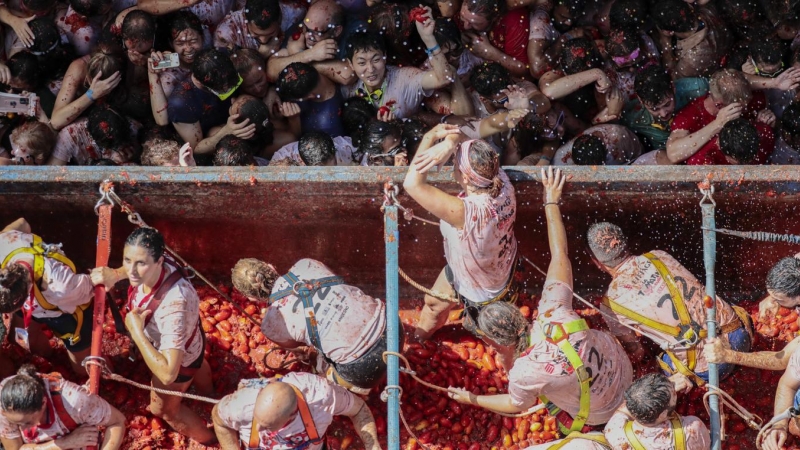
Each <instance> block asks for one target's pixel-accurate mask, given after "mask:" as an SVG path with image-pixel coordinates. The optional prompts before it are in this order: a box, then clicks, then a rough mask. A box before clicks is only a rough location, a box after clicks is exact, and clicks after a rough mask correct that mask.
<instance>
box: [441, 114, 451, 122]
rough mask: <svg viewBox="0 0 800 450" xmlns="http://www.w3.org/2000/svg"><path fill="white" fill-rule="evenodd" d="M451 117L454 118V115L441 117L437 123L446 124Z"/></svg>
mask: <svg viewBox="0 0 800 450" xmlns="http://www.w3.org/2000/svg"><path fill="white" fill-rule="evenodd" d="M453 116H455V114H453V113H450V114H447V115H445V116H442V119H441V120H440V121H439V123H447V119H449V118H450V117H453Z"/></svg>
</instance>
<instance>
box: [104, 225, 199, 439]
mask: <svg viewBox="0 0 800 450" xmlns="http://www.w3.org/2000/svg"><path fill="white" fill-rule="evenodd" d="M164 248H165V246H164V237H163V236H162V235H161V233H159V232H158V231H156V230H155V229H153V228H145V227H142V228H138V229H136V230H134V231H133V233H131V234H130V236H128V239H127V240H126V241H125V250H124V253H123V260H122V267H120V268H118V269H112V268H110V267H97V268H95V269H93V270H92V273H91V277H92V282H93V283H94V284H104V285H105V286H106V287H108V288H111V287H113V286H114V285H115V284H117V283H118V282H119V281H121V280H125V279H127V280H129V281H130V284H131V285H130V288H129V289H128V301H127V314H126V316H125V328H126V329H127V330H128V333H130V337H131V342H133V343H134V344H135V345H136V348H137V349H138V351H139V353H140V354H141V355H142V358H143V359H144V362H145V364H147V367H148V368H149V369H150V371H151V372H152V380H151V385H152V386H153V387H156V388H160V389H167V390H170V391H175V392H186V390H187V389H189V386H191V385H192V383H194V384H195V387H196V388H197V390H198V391H200V392H203V393H205V392H212V390H213V387H212V386H211V368H210V366H209V365H208V362H206V360H205V358H204V355H203V352H204V350H205V341H206V339H205V334H204V333H203V330H202V328H201V327H200V299H199V298H198V296H197V291H195V289H194V286H192V283H191V282H190V281H189V280H188V279H187V278H186V274H185V272H184V270H183V269H182V268H181V267H178V266H177V264H175V263H174V261H172V260H171V259H168V258H167V257H166V256H165V255H164ZM150 412H151V413H153V415H155V416H157V417H160V418H162V419H164V421H166V422H167V423H168V424H169V425H170V426H171V427H172V428H173V429H175V431H177V432H179V433H181V434H184V435H186V436H188V437H190V438H192V439H194V440H195V441H197V442H199V443H201V444H206V443H211V442H213V441H214V440H215V438H214V433H212V432H211V430H209V429H208V428H207V427H206V424H205V423H204V422H203V420H202V419H201V418H200V416H198V415H197V413H196V412H195V411H193V410H192V409H191V408H189V407H188V406H186V405H184V404H182V403H181V397H179V396H175V395H164V394H159V393H157V392H152V393H151V394H150Z"/></svg>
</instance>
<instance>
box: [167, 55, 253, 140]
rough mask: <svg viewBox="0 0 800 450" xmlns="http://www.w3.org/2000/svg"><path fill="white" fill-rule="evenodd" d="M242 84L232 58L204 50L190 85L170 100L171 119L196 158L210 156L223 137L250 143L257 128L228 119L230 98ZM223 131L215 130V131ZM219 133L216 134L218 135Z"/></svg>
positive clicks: (235, 117) (184, 85) (234, 117)
mask: <svg viewBox="0 0 800 450" xmlns="http://www.w3.org/2000/svg"><path fill="white" fill-rule="evenodd" d="M241 84H242V77H241V76H240V75H239V74H238V73H237V72H236V68H235V67H234V66H233V63H232V62H231V60H230V58H228V56H227V55H226V54H225V53H224V52H223V51H220V50H216V49H211V50H204V51H202V52H200V53H199V54H198V55H197V56H195V60H194V62H193V63H192V75H191V82H190V83H180V85H179V86H177V87H176V88H175V90H174V91H173V92H172V95H170V97H169V99H168V100H167V105H168V107H167V115H168V117H169V121H170V122H172V124H173V126H174V127H175V129H176V130H177V131H178V134H180V136H181V138H182V139H183V140H184V141H186V142H188V143H189V145H190V146H191V147H192V149H194V152H195V153H196V154H207V153H211V152H213V151H214V148H215V147H216V145H217V142H219V140H220V139H222V138H223V137H225V136H227V135H229V134H233V135H234V136H236V137H240V138H243V139H250V138H252V137H253V136H254V134H255V128H256V127H255V124H251V123H250V122H249V121H248V120H241V121H240V120H239V116H238V114H234V115H228V112H229V108H230V97H231V96H232V95H233V94H234V93H235V92H236V90H237V89H238V88H239V86H241ZM220 125H221V128H218V129H216V130H212V128H213V127H218V126H220ZM214 131H216V132H214Z"/></svg>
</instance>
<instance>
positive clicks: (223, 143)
mask: <svg viewBox="0 0 800 450" xmlns="http://www.w3.org/2000/svg"><path fill="white" fill-rule="evenodd" d="M255 150H256V148H255V146H254V145H253V144H252V143H250V142H248V141H247V140H245V139H241V138H238V137H236V136H233V135H230V134H229V135H227V136H225V137H224V138H222V139H220V141H219V142H217V148H216V153H214V165H215V166H218V167H219V166H256V165H259V164H258V163H257V162H256V159H255V156H254V154H255Z"/></svg>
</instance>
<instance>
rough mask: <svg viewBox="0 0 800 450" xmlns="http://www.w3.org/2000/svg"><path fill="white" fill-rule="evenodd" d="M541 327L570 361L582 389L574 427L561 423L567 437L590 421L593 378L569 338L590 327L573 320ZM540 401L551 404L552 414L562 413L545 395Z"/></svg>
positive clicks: (580, 320)
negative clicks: (590, 384)
mask: <svg viewBox="0 0 800 450" xmlns="http://www.w3.org/2000/svg"><path fill="white" fill-rule="evenodd" d="M540 317H543V316H540ZM541 325H542V327H541V328H542V334H543V335H544V339H545V340H547V342H550V343H551V344H554V345H556V346H557V347H558V349H559V350H561V353H563V354H564V356H565V357H566V358H567V361H569V365H570V366H572V369H573V370H574V371H575V375H576V376H577V377H578V382H579V383H580V387H581V397H580V408H579V409H578V414H577V415H576V416H575V417H573V418H572V425H571V426H570V427H569V428H566V427H564V426H563V425H562V424H561V423H560V422H559V428H561V432H562V434H565V435H566V434H570V432H576V431H581V430H582V429H583V426H584V425H585V424H586V421H587V420H588V419H589V407H590V406H591V391H590V388H591V387H590V386H589V383H590V382H591V381H592V378H591V377H590V376H589V372H587V370H586V366H584V364H583V361H582V360H581V357H580V355H578V352H576V351H575V348H573V347H572V344H571V343H570V342H569V339H568V338H569V336H570V335H571V334H574V333H578V332H581V331H587V330H589V325H588V324H587V323H586V321H585V320H584V319H578V320H573V321H572V322H567V323H559V322H544V321H542V322H541ZM539 399H540V400H541V401H542V403H544V404H548V403H549V404H550V406H551V407H548V410H549V411H550V413H551V414H553V415H555V414H557V413H558V412H559V411H560V409H559V408H558V407H555V405H553V403H552V402H550V401H549V400H548V399H547V397H545V396H544V395H540V396H539Z"/></svg>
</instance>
